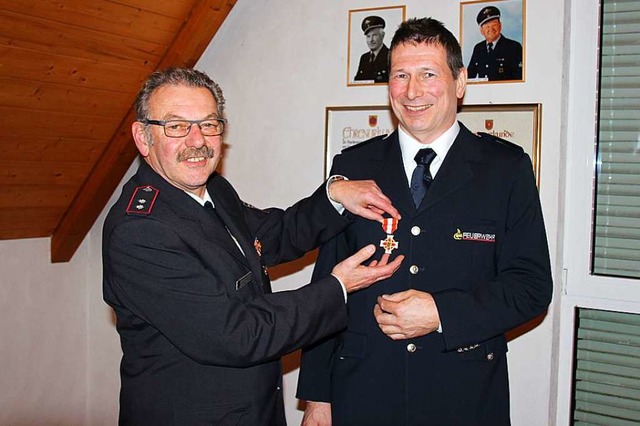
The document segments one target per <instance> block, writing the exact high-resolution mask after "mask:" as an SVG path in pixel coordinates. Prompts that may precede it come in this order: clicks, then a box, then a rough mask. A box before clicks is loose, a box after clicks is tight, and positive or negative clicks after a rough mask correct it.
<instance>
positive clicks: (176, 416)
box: [103, 68, 402, 426]
mask: <svg viewBox="0 0 640 426" xmlns="http://www.w3.org/2000/svg"><path fill="white" fill-rule="evenodd" d="M223 106H224V98H223V95H222V91H221V90H220V88H219V87H218V85H217V84H216V83H214V82H213V81H212V80H211V79H210V78H209V77H208V76H207V75H206V74H204V73H202V72H199V71H195V70H192V69H184V68H173V69H168V70H164V71H160V72H156V73H154V74H152V75H151V76H150V77H149V78H148V79H147V81H146V82H145V83H144V86H143V88H142V90H141V91H140V93H139V95H138V98H137V100H136V112H137V121H136V122H135V123H133V125H132V132H133V139H134V141H135V144H136V146H137V148H138V150H139V152H140V155H141V156H142V159H143V161H141V164H140V167H139V169H138V171H137V173H136V174H135V175H134V176H133V177H132V178H131V179H130V180H129V181H128V182H127V183H126V184H125V185H124V188H123V190H122V194H121V196H120V198H119V199H118V201H117V202H116V203H115V205H114V206H113V207H112V208H111V210H110V212H109V214H108V216H107V219H106V221H105V225H104V234H103V267H104V271H103V273H104V277H103V283H104V298H105V300H106V301H107V303H108V304H109V305H111V306H112V307H113V309H114V310H115V313H116V317H117V329H118V332H119V333H120V338H121V343H122V350H123V359H122V364H121V379H122V388H121V393H120V424H127V425H154V426H157V425H201V424H207V425H222V424H229V425H231V424H233V425H252V426H254V425H261V424H264V425H267V424H268V425H284V424H286V422H285V419H284V405H283V398H282V386H281V383H282V375H281V374H282V373H281V367H280V362H279V357H280V356H281V355H283V354H285V353H287V352H290V351H293V350H295V349H297V348H299V347H300V346H302V345H305V344H308V343H311V342H313V341H315V340H317V339H319V338H321V337H324V336H326V335H328V334H330V333H332V332H336V331H338V330H340V329H341V328H344V327H345V326H346V317H347V313H346V304H345V299H346V293H348V292H352V291H355V290H358V289H360V288H364V287H367V286H369V285H371V284H373V283H374V282H376V281H378V280H381V279H385V278H387V277H389V276H391V275H392V274H393V273H394V272H395V271H396V269H397V268H398V267H399V265H400V262H401V261H402V257H401V256H398V257H397V258H396V259H395V260H394V261H393V262H388V259H389V256H383V257H382V258H381V259H380V260H379V261H376V260H374V261H372V262H371V263H370V264H369V266H364V265H361V263H362V262H364V261H365V260H367V259H368V258H370V257H371V256H372V254H373V253H374V251H375V248H374V246H372V245H368V246H366V247H364V248H363V249H362V250H361V251H359V252H358V253H357V254H356V255H354V256H352V257H351V258H349V259H347V260H345V261H344V262H342V263H340V264H339V265H337V266H336V267H335V268H334V269H333V271H332V273H331V274H328V275H327V276H325V277H322V278H320V279H318V280H316V281H315V282H312V283H311V284H309V285H307V286H304V287H302V288H300V289H299V290H296V291H289V292H281V293H271V288H270V283H269V277H268V274H267V270H266V266H269V265H274V264H277V263H281V262H285V261H289V260H292V259H295V258H297V257H299V256H301V255H302V254H304V253H305V252H306V251H308V250H311V249H312V248H314V247H315V246H317V245H318V244H320V243H321V242H323V241H327V240H328V239H329V238H331V237H333V236H334V235H336V234H337V233H338V232H339V231H341V230H342V229H343V228H344V227H345V226H346V225H347V224H349V223H351V221H352V219H351V218H350V216H349V215H348V214H345V215H342V214H341V212H342V210H343V209H344V208H346V209H347V210H349V211H350V212H351V213H354V214H358V215H362V216H363V217H365V218H367V219H372V220H380V221H382V214H383V213H386V214H390V215H391V216H394V217H396V218H397V217H398V216H399V215H398V212H397V210H396V209H395V208H394V207H393V206H392V205H391V202H390V201H389V199H388V198H387V197H386V196H384V194H382V192H381V191H380V189H379V188H378V187H377V186H376V185H375V183H373V182H372V181H348V180H345V179H339V177H337V176H336V177H335V179H331V180H330V181H329V182H327V183H326V184H323V185H321V186H320V188H318V190H317V191H315V193H314V194H313V195H311V196H310V197H309V198H307V199H304V200H301V201H299V202H298V203H296V204H295V205H293V206H292V207H290V208H289V209H287V210H280V209H275V208H272V209H268V210H259V209H257V208H254V207H251V206H249V205H247V204H245V203H243V202H242V201H241V199H240V198H239V196H238V194H237V193H236V192H235V190H234V189H233V187H232V186H231V184H230V183H229V182H228V181H227V180H226V179H224V178H223V177H222V176H220V175H219V174H217V173H215V169H216V167H217V165H218V162H219V161H220V158H221V149H222V133H223V131H224V126H225V123H226V121H225V119H224V118H223V116H222V114H223Z"/></svg>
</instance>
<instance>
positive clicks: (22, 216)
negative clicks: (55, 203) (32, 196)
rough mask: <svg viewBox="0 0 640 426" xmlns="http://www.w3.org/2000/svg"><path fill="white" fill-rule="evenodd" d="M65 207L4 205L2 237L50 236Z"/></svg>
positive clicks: (0, 217)
mask: <svg viewBox="0 0 640 426" xmlns="http://www.w3.org/2000/svg"><path fill="white" fill-rule="evenodd" d="M65 210H66V208H65V207H44V206H38V207H12V206H9V207H4V208H1V209H0V239H2V240H12V239H18V238H43V237H49V236H50V235H51V234H52V233H53V231H54V230H55V229H56V226H58V222H59V221H60V216H62V215H63V214H64V212H65Z"/></svg>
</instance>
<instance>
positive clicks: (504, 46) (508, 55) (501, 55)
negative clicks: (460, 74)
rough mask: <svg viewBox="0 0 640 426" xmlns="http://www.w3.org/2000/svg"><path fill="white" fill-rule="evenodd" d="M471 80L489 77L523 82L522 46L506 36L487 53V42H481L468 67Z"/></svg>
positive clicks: (474, 51) (502, 36) (491, 79)
mask: <svg viewBox="0 0 640 426" xmlns="http://www.w3.org/2000/svg"><path fill="white" fill-rule="evenodd" d="M467 73H468V76H469V78H477V77H481V78H483V77H487V78H488V79H489V81H493V80H522V45H521V44H520V43H518V42H517V41H515V40H511V39H508V38H506V37H505V36H504V35H501V36H500V39H499V40H498V42H497V43H496V45H495V46H494V49H493V51H492V52H490V53H489V52H487V42H486V41H481V42H480V43H478V44H476V45H475V47H474V48H473V55H472V56H471V60H470V61H469V66H468V67H467Z"/></svg>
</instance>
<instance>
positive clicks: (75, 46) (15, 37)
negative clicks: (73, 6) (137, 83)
mask: <svg viewBox="0 0 640 426" xmlns="http://www.w3.org/2000/svg"><path fill="white" fill-rule="evenodd" d="M0 28H3V31H2V33H0V44H2V45H9V46H13V47H17V48H22V49H27V50H30V51H41V52H45V53H49V54H55V55H64V56H68V57H73V58H82V59H89V60H94V61H100V62H105V63H110V64H114V65H119V66H123V67H143V68H147V69H151V70H152V67H153V65H155V64H156V63H157V62H158V61H159V60H160V58H161V57H162V55H163V54H164V51H165V49H166V47H167V46H166V45H163V44H159V43H153V42H150V41H145V40H139V39H133V38H128V37H123V36H119V35H114V34H105V33H103V32H101V31H95V30H91V29H87V28H81V27H76V26H74V25H68V24H62V23H59V22H54V21H49V20H45V19H41V18H37V17H33V16H25V15H22V14H18V13H12V12H7V11H0Z"/></svg>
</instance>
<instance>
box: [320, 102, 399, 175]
mask: <svg viewBox="0 0 640 426" xmlns="http://www.w3.org/2000/svg"><path fill="white" fill-rule="evenodd" d="M396 125H397V122H396V119H395V116H394V115H393V113H392V112H391V108H390V107H389V105H380V106H330V107H326V108H325V146H324V152H325V155H324V159H325V160H324V176H325V179H326V178H327V177H328V174H329V171H330V170H331V164H332V162H333V157H334V156H335V155H336V154H339V153H340V152H341V151H342V150H343V149H345V148H349V147H351V146H354V145H357V144H359V143H360V142H364V141H366V140H367V139H371V138H374V137H376V136H380V135H388V134H389V133H391V132H393V131H394V130H395V128H396Z"/></svg>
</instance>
